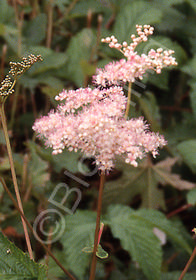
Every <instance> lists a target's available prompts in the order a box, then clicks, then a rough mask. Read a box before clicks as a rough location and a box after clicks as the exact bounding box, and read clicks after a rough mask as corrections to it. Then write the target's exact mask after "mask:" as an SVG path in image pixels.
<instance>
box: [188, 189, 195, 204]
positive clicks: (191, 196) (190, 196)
mask: <svg viewBox="0 0 196 280" xmlns="http://www.w3.org/2000/svg"><path fill="white" fill-rule="evenodd" d="M186 198H187V203H188V204H193V205H196V188H194V189H193V190H190V191H189V192H188V193H187V195H186Z"/></svg>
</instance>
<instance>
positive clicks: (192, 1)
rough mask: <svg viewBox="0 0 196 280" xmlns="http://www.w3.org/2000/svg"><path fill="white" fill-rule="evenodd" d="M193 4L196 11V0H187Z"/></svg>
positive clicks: (192, 6)
mask: <svg viewBox="0 0 196 280" xmlns="http://www.w3.org/2000/svg"><path fill="white" fill-rule="evenodd" d="M186 2H188V3H189V4H190V5H191V8H193V9H195V11H196V2H195V0H186Z"/></svg>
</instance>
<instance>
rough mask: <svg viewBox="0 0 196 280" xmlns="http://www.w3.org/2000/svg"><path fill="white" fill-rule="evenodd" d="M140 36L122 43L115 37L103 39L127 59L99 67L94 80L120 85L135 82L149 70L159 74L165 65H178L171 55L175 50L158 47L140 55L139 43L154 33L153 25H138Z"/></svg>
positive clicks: (101, 83) (133, 36) (98, 82)
mask: <svg viewBox="0 0 196 280" xmlns="http://www.w3.org/2000/svg"><path fill="white" fill-rule="evenodd" d="M136 29H137V33H138V37H136V36H135V35H132V36H131V39H132V41H133V42H132V43H131V44H130V45H128V43H127V42H123V43H122V44H120V43H118V40H117V39H116V38H115V37H114V36H111V37H107V38H105V39H102V42H105V43H108V44H109V47H111V48H115V49H117V50H119V51H120V52H121V53H123V55H124V56H125V57H126V59H121V60H120V61H115V62H111V63H109V64H107V65H106V66H105V67H104V68H103V69H97V72H96V75H95V76H94V77H93V82H94V83H95V84H97V85H102V86H106V84H109V85H110V84H113V85H118V84H119V83H126V82H131V83H132V82H134V81H135V78H139V79H142V77H143V75H144V74H145V73H146V71H147V70H153V71H155V72H156V73H157V74H160V73H161V70H162V69H163V68H164V67H168V66H171V65H177V63H176V61H175V58H174V57H173V56H171V55H172V54H173V53H174V51H173V50H166V51H163V49H162V48H158V49H157V50H156V51H155V50H154V49H151V50H150V51H149V52H148V54H147V55H146V54H142V55H139V54H137V52H136V51H135V48H136V47H137V45H138V44H139V43H140V42H142V41H147V39H148V38H147V37H148V36H149V35H151V34H153V30H154V29H153V27H151V26H150V25H144V27H142V26H141V25H137V26H136Z"/></svg>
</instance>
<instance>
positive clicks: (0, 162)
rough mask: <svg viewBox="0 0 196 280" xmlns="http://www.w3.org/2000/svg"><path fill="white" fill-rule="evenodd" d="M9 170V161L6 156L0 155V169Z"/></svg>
mask: <svg viewBox="0 0 196 280" xmlns="http://www.w3.org/2000/svg"><path fill="white" fill-rule="evenodd" d="M6 170H10V162H9V158H8V157H2V158H1V157H0V171H1V172H2V171H6Z"/></svg>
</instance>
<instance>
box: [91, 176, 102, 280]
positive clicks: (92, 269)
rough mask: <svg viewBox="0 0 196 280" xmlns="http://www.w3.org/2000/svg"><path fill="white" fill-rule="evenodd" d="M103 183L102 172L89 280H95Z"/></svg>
mask: <svg viewBox="0 0 196 280" xmlns="http://www.w3.org/2000/svg"><path fill="white" fill-rule="evenodd" d="M104 181H105V174H104V172H102V173H101V176H100V186H99V196H98V203H97V219H96V228H95V239H94V247H93V256H92V262H91V271H90V278H89V280H94V279H95V272H96V264H97V257H96V253H97V247H98V239H99V230H100V218H101V208H102V196H103V188H104Z"/></svg>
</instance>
